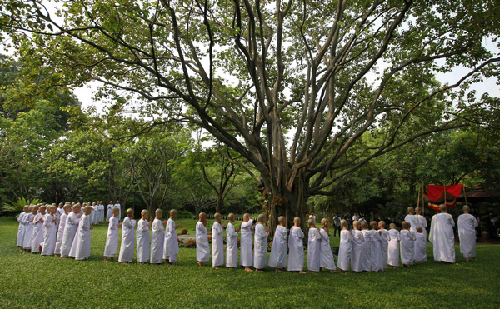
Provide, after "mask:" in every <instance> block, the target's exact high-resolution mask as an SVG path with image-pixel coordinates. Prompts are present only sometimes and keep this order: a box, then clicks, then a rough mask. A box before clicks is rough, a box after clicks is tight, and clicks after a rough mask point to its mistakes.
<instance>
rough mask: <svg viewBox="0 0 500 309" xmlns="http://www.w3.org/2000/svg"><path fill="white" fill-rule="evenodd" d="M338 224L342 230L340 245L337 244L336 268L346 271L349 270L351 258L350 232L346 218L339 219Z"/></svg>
mask: <svg viewBox="0 0 500 309" xmlns="http://www.w3.org/2000/svg"><path fill="white" fill-rule="evenodd" d="M363 222H364V221H363ZM340 226H341V227H342V231H341V232H340V246H339V256H338V259H337V268H338V269H339V270H340V271H343V272H345V273H347V272H348V271H349V263H350V260H351V252H352V234H351V232H350V231H349V230H348V229H347V221H346V220H344V219H342V220H341V221H340Z"/></svg>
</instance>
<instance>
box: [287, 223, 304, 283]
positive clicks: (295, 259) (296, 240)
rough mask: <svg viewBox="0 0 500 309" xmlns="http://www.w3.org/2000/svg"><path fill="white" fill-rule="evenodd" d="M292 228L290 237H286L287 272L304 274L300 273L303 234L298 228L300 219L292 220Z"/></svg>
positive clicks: (302, 259)
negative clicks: (287, 251)
mask: <svg viewBox="0 0 500 309" xmlns="http://www.w3.org/2000/svg"><path fill="white" fill-rule="evenodd" d="M293 223H294V226H293V227H292V229H291V230H290V236H289V237H288V248H289V254H288V265H287V268H286V270H287V271H298V272H299V273H301V274H305V272H304V271H302V268H303V267H304V244H303V239H304V232H302V229H301V227H300V218H299V217H295V218H293Z"/></svg>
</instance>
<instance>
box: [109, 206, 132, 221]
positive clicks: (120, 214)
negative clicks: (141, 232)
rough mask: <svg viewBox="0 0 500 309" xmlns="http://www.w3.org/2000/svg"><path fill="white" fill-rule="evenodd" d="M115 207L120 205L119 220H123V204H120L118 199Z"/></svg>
mask: <svg viewBox="0 0 500 309" xmlns="http://www.w3.org/2000/svg"><path fill="white" fill-rule="evenodd" d="M114 207H118V210H120V213H119V214H118V221H122V206H121V205H120V202H119V201H116V204H115V206H114ZM134 222H135V221H134Z"/></svg>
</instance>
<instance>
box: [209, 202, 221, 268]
mask: <svg viewBox="0 0 500 309" xmlns="http://www.w3.org/2000/svg"><path fill="white" fill-rule="evenodd" d="M214 219H215V222H214V224H213V225H212V268H213V269H219V267H220V266H222V265H224V243H223V241H222V232H223V230H222V226H221V224H220V222H221V220H222V215H221V214H220V213H218V212H217V213H216V214H215V215H214Z"/></svg>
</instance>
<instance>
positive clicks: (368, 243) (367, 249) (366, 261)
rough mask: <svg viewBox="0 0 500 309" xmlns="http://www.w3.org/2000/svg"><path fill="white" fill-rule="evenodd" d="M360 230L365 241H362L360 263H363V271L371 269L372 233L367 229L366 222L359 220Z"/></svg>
mask: <svg viewBox="0 0 500 309" xmlns="http://www.w3.org/2000/svg"><path fill="white" fill-rule="evenodd" d="M361 232H362V233H363V237H364V239H365V242H364V243H363V254H362V255H361V256H362V257H361V261H362V262H361V264H362V265H363V266H362V267H363V271H368V272H369V271H372V241H373V239H372V234H371V233H370V231H369V230H368V223H367V222H366V221H362V222H361Z"/></svg>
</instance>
